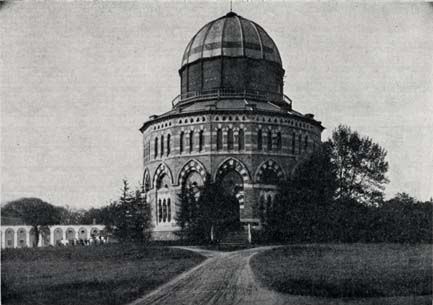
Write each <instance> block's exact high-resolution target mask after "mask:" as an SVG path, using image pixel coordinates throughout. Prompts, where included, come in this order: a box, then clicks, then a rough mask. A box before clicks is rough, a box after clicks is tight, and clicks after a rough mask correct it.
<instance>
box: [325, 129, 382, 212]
mask: <svg viewBox="0 0 433 305" xmlns="http://www.w3.org/2000/svg"><path fill="white" fill-rule="evenodd" d="M329 144H330V145H331V160H332V162H333V164H334V165H335V167H336V168H337V191H336V199H337V200H340V201H344V200H346V201H352V200H355V201H357V202H359V203H363V204H367V205H369V204H370V205H371V204H372V205H377V204H379V203H380V202H381V201H382V200H383V190H384V184H386V183H388V182H389V181H388V179H387V177H386V173H387V171H388V162H387V161H386V160H385V158H386V155H387V152H386V150H385V149H383V148H382V147H381V146H380V145H379V144H377V143H374V142H373V140H372V139H370V138H369V137H363V136H360V135H359V134H358V132H356V131H352V130H351V129H350V127H348V126H344V125H340V126H338V127H337V129H335V130H334V132H333V133H332V137H331V139H330V140H329Z"/></svg>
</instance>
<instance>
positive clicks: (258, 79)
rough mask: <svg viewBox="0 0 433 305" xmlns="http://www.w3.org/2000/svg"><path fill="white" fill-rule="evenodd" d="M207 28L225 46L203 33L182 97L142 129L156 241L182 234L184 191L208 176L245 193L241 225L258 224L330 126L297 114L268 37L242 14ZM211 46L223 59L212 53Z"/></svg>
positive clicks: (185, 72) (185, 65) (188, 58)
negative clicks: (179, 213) (179, 204)
mask: <svg viewBox="0 0 433 305" xmlns="http://www.w3.org/2000/svg"><path fill="white" fill-rule="evenodd" d="M218 22H219V23H221V24H222V25H224V24H232V25H233V24H239V25H242V26H239V27H237V28H234V27H233V26H232V30H231V31H233V33H232V32H230V31H229V32H228V31H227V29H226V28H225V26H222V27H221V29H220V31H221V33H219V34H218V33H217V30H218V29H214V25H215V24H217V23H218ZM250 23H251V24H250ZM248 26H249V27H255V28H256V29H260V30H257V31H256V32H255V33H256V35H257V37H255V38H254V37H253V36H251V35H252V34H251V33H249V34H248V33H246V32H245V30H246V29H248ZM206 28H207V31H208V32H212V31H213V32H212V35H214V36H215V35H216V36H217V37H218V35H220V37H219V39H220V41H222V42H223V43H222V44H220V45H219V47H220V48H221V50H219V51H218V44H215V43H213V42H210V43H208V42H207V40H208V35H209V34H206V33H205V34H201V33H200V32H199V33H198V34H197V35H196V36H194V37H193V39H192V41H191V42H190V43H189V44H188V46H187V50H186V52H185V55H184V58H183V61H182V67H181V69H180V70H179V73H180V75H181V79H182V81H181V87H182V88H181V95H180V96H179V97H177V98H176V99H175V100H174V101H173V102H172V103H173V108H172V110H171V111H169V112H167V113H164V114H162V115H159V116H156V115H154V116H151V117H150V119H149V120H148V121H146V122H145V123H144V124H143V126H142V127H141V129H140V131H141V132H142V135H143V163H144V174H143V186H144V190H143V191H144V193H145V194H146V198H147V202H148V203H149V204H150V206H151V208H152V215H153V225H154V232H153V237H154V238H155V239H171V238H174V234H173V232H174V231H175V230H177V229H178V228H177V225H176V222H175V215H176V204H175V203H176V200H177V198H178V194H179V193H180V192H181V191H182V189H183V188H184V187H185V186H186V185H192V184H197V185H200V184H203V183H204V182H205V180H206V179H208V177H210V179H212V180H213V181H215V182H217V183H220V185H221V186H222V187H223V188H224V189H225V190H226V191H231V192H233V194H235V195H236V197H237V199H238V201H239V210H240V211H239V212H240V221H241V222H242V223H244V224H251V225H253V226H257V225H259V224H260V219H259V216H258V210H259V209H261V208H264V206H265V205H269V204H272V202H273V200H274V197H275V195H276V194H277V193H278V188H277V185H278V184H279V182H280V181H283V180H284V179H286V178H288V177H289V175H290V174H291V173H292V171H293V169H294V168H295V167H296V165H297V164H299V161H300V160H302V159H303V158H305V157H306V156H307V155H308V154H310V153H311V152H313V151H314V150H315V149H316V148H317V147H318V146H319V144H320V143H321V132H322V130H323V127H322V125H321V123H320V122H319V121H316V120H314V116H313V115H312V114H307V115H303V114H301V113H299V112H297V111H294V110H293V109H292V101H291V100H290V99H289V98H288V97H287V96H285V95H284V94H283V93H282V92H283V88H282V79H283V75H284V70H283V68H282V64H281V59H280V57H279V52H278V50H277V49H276V46H275V44H274V43H273V41H272V40H271V39H270V37H269V36H268V35H267V33H266V32H264V30H263V29H262V28H260V27H259V26H258V25H256V24H255V23H253V22H251V21H249V20H247V19H244V18H242V17H240V16H238V15H236V14H234V13H229V14H227V15H226V16H224V17H221V18H219V19H217V20H216V21H213V22H211V23H209V24H208V25H206V26H205V27H204V28H203V29H206ZM203 29H202V30H201V31H203ZM237 31H240V33H238V32H237ZM247 34H248V35H250V36H247ZM197 37H202V38H197ZM236 37H238V38H239V37H241V38H239V39H241V40H242V41H235V40H236V39H237V38H236ZM248 37H250V38H248ZM266 37H268V38H266ZM197 39H202V41H201V42H200V41H199V42H197ZM247 39H250V40H249V41H248V40H247ZM266 39H267V40H266ZM225 40H228V42H227V43H225ZM265 42H266V43H267V45H266V44H265ZM191 46H196V47H195V49H194V50H196V51H194V52H196V53H197V52H200V48H202V50H201V52H202V53H201V55H202V56H201V57H200V56H195V57H194V54H193V53H192V51H191V50H192V49H191ZM231 47H232V48H233V49H230V48H231ZM212 48H213V49H212ZM242 48H243V49H242ZM248 48H250V49H251V50H253V51H254V50H255V51H254V52H255V53H254V52H253V51H251V50H250V49H248ZM205 49H212V50H213V51H214V52H215V54H216V55H215V56H211V55H209V54H208V55H207V56H204V52H205V51H204V50H205ZM197 50H198V51H197ZM258 50H259V51H261V53H257V52H259V51H258ZM249 52H250V53H249ZM266 52H268V53H266ZM271 53H273V54H274V56H273V57H269V56H270V55H269V54H271ZM225 54H226V55H225ZM260 54H261V55H260ZM276 55H278V56H276ZM225 65H228V66H227V67H226V66H225ZM191 88H193V89H194V90H193V91H188V90H191Z"/></svg>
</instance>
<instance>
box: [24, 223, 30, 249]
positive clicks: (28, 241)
mask: <svg viewBox="0 0 433 305" xmlns="http://www.w3.org/2000/svg"><path fill="white" fill-rule="evenodd" d="M24 230H26V247H29V248H30V247H31V245H30V230H31V227H30V228H28V229H27V228H26V229H24Z"/></svg>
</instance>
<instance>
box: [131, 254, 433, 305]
mask: <svg viewBox="0 0 433 305" xmlns="http://www.w3.org/2000/svg"><path fill="white" fill-rule="evenodd" d="M182 248H183V249H186V250H190V251H195V252H198V253H200V254H202V255H204V256H206V257H208V259H207V260H205V261H204V262H203V263H201V264H200V265H198V266H196V267H194V268H193V269H191V270H189V271H187V272H185V273H182V274H181V275H179V276H178V277H176V278H174V279H173V280H171V281H170V282H168V283H167V284H165V285H162V286H161V287H159V288H157V289H156V290H154V291H152V292H151V293H149V294H147V295H146V296H144V297H143V298H140V299H138V300H136V301H134V302H133V303H131V304H130V305H150V304H152V305H173V304H176V305H193V304H194V305H195V304H197V305H208V304H209V305H210V304H212V305H213V304H221V305H232V304H233V305H234V304H236V305H246V304H251V305H280V304H296V305H322V304H323V305H325V304H326V305H334V304H345V305H349V304H351V305H352V304H353V305H355V304H357V305H361V304H362V305H367V304H381V305H385V304H393V305H400V304H402V305H403V304H405V305H409V304H413V305H415V304H428V303H424V302H425V301H428V300H426V299H418V298H417V300H414V299H411V298H409V297H408V298H406V297H403V298H368V299H357V300H354V299H351V300H348V299H346V300H345V299H328V298H317V297H307V296H294V295H287V294H281V293H277V292H274V291H271V290H268V289H266V288H264V287H262V286H261V285H260V284H259V283H258V282H257V281H256V280H255V277H254V274H253V271H252V270H251V267H250V265H249V261H250V259H251V257H252V256H253V255H255V254H256V253H259V252H261V251H264V250H267V249H270V248H272V247H260V248H253V249H247V250H240V251H235V252H218V251H210V250H203V249H199V248H193V247H182ZM430 302H431V299H430Z"/></svg>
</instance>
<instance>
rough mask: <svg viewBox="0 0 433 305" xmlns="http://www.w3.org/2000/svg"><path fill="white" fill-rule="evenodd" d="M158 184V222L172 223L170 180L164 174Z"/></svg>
mask: <svg viewBox="0 0 433 305" xmlns="http://www.w3.org/2000/svg"><path fill="white" fill-rule="evenodd" d="M156 182H157V183H156V201H157V221H158V223H170V222H171V221H172V218H173V217H172V215H171V209H172V204H171V196H170V184H171V183H170V178H169V177H168V175H166V174H163V175H162V176H160V178H159V179H157V181H156Z"/></svg>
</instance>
